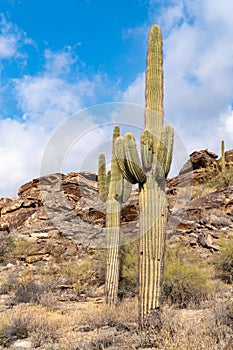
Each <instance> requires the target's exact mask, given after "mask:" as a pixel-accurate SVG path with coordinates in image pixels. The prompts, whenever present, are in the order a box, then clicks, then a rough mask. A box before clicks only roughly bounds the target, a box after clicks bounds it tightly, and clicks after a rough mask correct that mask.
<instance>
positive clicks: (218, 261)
mask: <svg viewBox="0 0 233 350" xmlns="http://www.w3.org/2000/svg"><path fill="white" fill-rule="evenodd" d="M219 246H220V253H219V255H216V258H215V260H214V263H215V265H216V270H217V274H218V275H219V277H220V278H222V279H223V280H224V281H226V282H228V283H233V237H232V236H231V237H230V238H229V239H224V240H223V239H220V240H219Z"/></svg>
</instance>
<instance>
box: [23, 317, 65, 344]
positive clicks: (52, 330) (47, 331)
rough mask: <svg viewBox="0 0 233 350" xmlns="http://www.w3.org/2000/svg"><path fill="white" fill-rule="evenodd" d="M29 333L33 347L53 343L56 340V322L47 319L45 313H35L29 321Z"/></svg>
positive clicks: (57, 335)
mask: <svg viewBox="0 0 233 350" xmlns="http://www.w3.org/2000/svg"><path fill="white" fill-rule="evenodd" d="M29 334H30V337H31V339H32V344H33V346H34V347H35V348H38V347H43V348H44V346H45V345H46V346H47V345H48V344H54V343H56V342H57V341H58V339H59V325H58V323H57V322H55V321H52V320H49V319H48V318H47V317H46V314H45V315H36V316H34V317H33V319H32V321H31V324H30V327H29Z"/></svg>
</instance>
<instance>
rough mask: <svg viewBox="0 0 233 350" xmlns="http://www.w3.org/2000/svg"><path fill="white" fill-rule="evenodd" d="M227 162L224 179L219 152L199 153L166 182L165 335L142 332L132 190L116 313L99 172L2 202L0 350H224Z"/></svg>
mask: <svg viewBox="0 0 233 350" xmlns="http://www.w3.org/2000/svg"><path fill="white" fill-rule="evenodd" d="M225 160H226V171H225V172H223V171H222V170H221V159H218V156H217V155H216V154H215V153H213V152H210V151H208V150H201V151H198V152H194V153H192V154H191V155H190V159H189V161H188V162H187V163H186V164H185V165H184V166H183V168H182V169H181V171H180V174H179V175H178V176H176V177H174V178H172V179H168V180H167V184H166V192H167V198H168V203H169V221H168V225H167V243H168V254H169V252H170V251H172V256H171V259H170V262H169V264H170V265H169V268H168V283H167V285H166V288H167V291H168V292H166V291H165V294H166V293H167V300H166V302H165V309H164V310H165V311H164V312H165V314H164V316H163V317H164V319H163V328H162V330H161V331H160V333H159V335H158V334H157V333H155V330H154V328H153V327H152V329H151V330H148V332H150V336H148V334H149V333H145V334H144V333H142V334H139V333H138V332H137V323H136V322H137V306H136V304H135V300H134V298H133V296H134V295H135V294H136V293H137V280H136V279H135V276H136V275H137V271H136V269H137V260H136V259H135V255H136V254H137V249H136V250H134V249H135V246H136V245H135V244H134V242H135V241H136V239H137V237H138V221H139V210H138V191H137V189H136V188H135V189H134V190H133V192H132V195H131V198H130V199H129V200H128V201H127V202H126V203H125V204H124V205H123V208H122V213H121V214H122V218H121V226H122V231H121V242H122V246H126V247H127V246H128V247H129V248H128V251H127V249H126V253H127V254H128V255H127V254H125V253H124V254H125V256H123V258H124V259H125V260H124V261H125V266H126V270H124V271H121V276H122V277H121V278H122V280H123V282H122V281H121V288H122V289H123V290H124V293H125V294H124V293H123V294H124V295H123V296H124V298H125V299H126V302H125V303H124V302H123V303H121V304H120V306H119V307H117V308H115V309H113V308H111V309H109V308H107V307H105V306H104V278H105V271H104V269H105V256H104V251H105V250H104V249H103V248H104V247H105V232H104V229H105V203H103V202H101V200H99V198H98V185H97V177H96V175H95V174H90V173H69V174H67V175H64V174H50V175H47V176H44V177H41V178H40V179H34V180H32V181H31V182H29V183H27V184H25V185H23V186H21V187H20V188H19V191H18V196H17V197H16V198H2V199H0V349H12V350H17V349H18V350H22V349H26V348H27V349H30V350H34V349H40V350H78V349H80V350H86V349H109V350H114V349H115V350H116V349H131V350H132V349H146V348H156V349H164V348H166V349H168V350H170V349H173V350H174V349H180V348H184V349H190V350H196V349H203V350H207V349H208V350H222V349H223V345H226V344H227V342H228V341H229V340H230V337H231V333H232V332H231V327H232V324H233V305H232V302H231V300H232V296H233V290H232V278H233V276H232V271H233V267H232V265H231V264H232V263H231V262H230V263H229V262H227V263H228V265H227V266H228V267H229V266H230V267H229V268H228V267H227V268H228V270H227V269H225V270H226V276H223V275H221V276H220V277H221V279H219V276H217V274H218V271H217V269H216V271H215V270H214V271H213V268H212V265H213V261H214V260H213V258H214V259H215V257H216V259H217V258H218V256H221V249H222V242H223V241H224V242H225V245H224V246H225V247H227V246H228V242H229V243H230V242H232V237H233V170H232V166H233V165H232V164H233V151H227V152H226V153H225ZM126 243H132V244H131V245H130V244H128V245H127V244H126ZM231 244H232V243H231ZM231 246H232V245H231ZM229 247H230V246H229ZM97 248H98V249H97ZM230 249H231V248H230ZM135 252H136V253H135ZM231 256H232V252H231V251H230V253H229V252H228V255H227V257H230V258H231ZM127 259H128V260H127ZM174 259H175V260H174ZM186 262H188V263H189V264H188V265H187V264H186ZM194 263H195V264H196V267H193V265H194ZM185 264H186V265H185ZM127 269H128V270H127ZM169 269H170V270H169ZM179 269H180V270H179ZM202 270H203V271H202ZM169 271H170V272H169ZM207 271H211V273H210V275H211V276H213V277H208V276H209V275H208V274H209V272H208V273H207ZM169 273H170V274H172V275H169ZM182 274H183V275H182ZM177 276H178V282H176V281H177ZM171 277H172V283H170V282H169V281H170V280H169V278H171ZM124 278H125V280H124ZM224 278H225V282H226V283H225V282H223V280H224ZM193 279H194V281H193ZM207 282H208V283H207ZM229 282H230V283H229ZM174 283H178V284H177V285H178V286H181V287H180V288H181V290H180V291H179V289H178V293H176V294H172V293H173V290H172V285H173V284H174ZM187 283H188V284H187ZM206 283H207V284H208V286H207V284H206ZM213 284H214V287H213ZM178 288H179V287H178ZM213 290H214V293H213ZM174 293H175V290H174ZM174 295H175V296H174ZM177 296H178V299H174V298H177ZM172 297H173V299H172ZM185 300H186V301H185ZM187 300H188V302H189V300H191V301H192V303H190V305H191V306H190V305H189V304H187V303H186V302H187ZM211 300H212V304H210V302H211ZM213 300H214V302H213ZM202 301H203V302H205V304H203V303H202ZM170 302H172V305H171V306H169V305H170V304H169V303H170ZM187 305H189V307H193V308H194V309H193V310H192V309H191V310H190V309H187V310H185V309H186V308H187ZM203 305H204V306H203ZM202 307H203V308H202ZM176 308H177V309H176ZM180 308H181V309H180ZM195 308H198V309H195ZM157 326H158V325H156V327H157ZM156 327H155V328H156ZM151 332H152V333H151ZM67 335H68V337H67ZM200 341H201V343H200Z"/></svg>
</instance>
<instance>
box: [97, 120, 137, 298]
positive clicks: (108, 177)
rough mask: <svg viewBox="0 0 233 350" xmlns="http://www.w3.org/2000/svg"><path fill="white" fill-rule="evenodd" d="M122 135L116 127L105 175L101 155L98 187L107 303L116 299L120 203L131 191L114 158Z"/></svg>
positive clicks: (102, 156) (104, 165) (103, 159)
mask: <svg viewBox="0 0 233 350" xmlns="http://www.w3.org/2000/svg"><path fill="white" fill-rule="evenodd" d="M118 136H120V128H119V126H118V125H116V126H115V127H114V132H113V140H112V160H111V171H110V172H109V173H108V174H106V161H105V156H104V154H103V153H101V154H100V155H99V162H98V187H99V196H100V198H101V200H103V201H106V238H107V242H106V243H107V249H108V253H107V271H106V281H105V297H106V303H107V304H115V303H116V302H117V295H118V284H119V240H120V215H121V204H122V203H123V202H125V201H127V200H128V198H129V197H130V194H131V188H132V185H131V183H128V181H126V180H124V178H123V176H122V174H121V171H120V168H119V166H118V163H117V160H116V157H115V152H114V148H115V141H116V139H117V137H118Z"/></svg>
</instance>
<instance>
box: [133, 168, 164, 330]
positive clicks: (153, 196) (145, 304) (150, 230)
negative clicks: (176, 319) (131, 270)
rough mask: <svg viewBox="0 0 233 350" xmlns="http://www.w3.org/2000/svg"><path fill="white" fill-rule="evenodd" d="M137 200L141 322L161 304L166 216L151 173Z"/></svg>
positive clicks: (161, 196) (158, 187)
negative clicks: (138, 209)
mask: <svg viewBox="0 0 233 350" xmlns="http://www.w3.org/2000/svg"><path fill="white" fill-rule="evenodd" d="M139 201H140V202H139V205H140V238H139V240H140V242H139V323H140V325H143V324H144V321H145V317H146V315H147V314H149V312H150V311H151V310H154V309H156V308H159V306H160V296H161V284H162V275H163V261H164V248H165V228H166V219H167V205H166V204H165V203H166V199H165V192H164V186H162V187H161V186H160V185H159V184H158V182H156V181H154V179H153V177H152V176H151V174H148V177H147V181H146V182H145V183H144V184H142V185H141V188H140V195H139Z"/></svg>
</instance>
